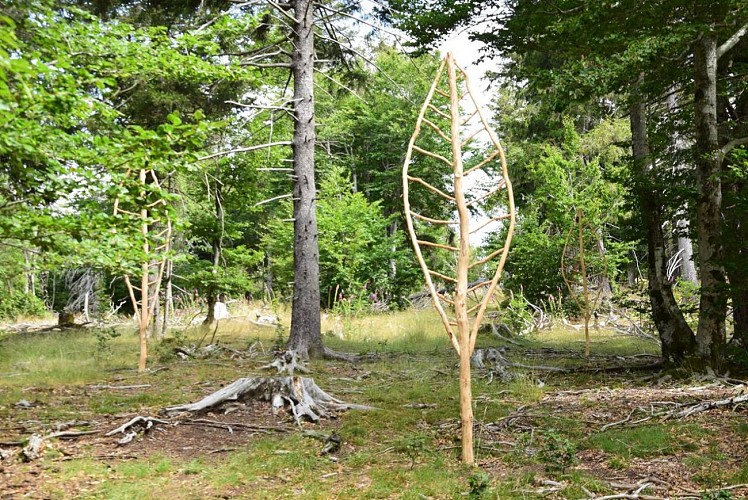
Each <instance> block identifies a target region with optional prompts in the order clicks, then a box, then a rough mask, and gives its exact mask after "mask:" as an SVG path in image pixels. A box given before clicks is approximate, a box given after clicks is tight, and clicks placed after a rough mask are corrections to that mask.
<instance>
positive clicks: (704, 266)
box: [694, 33, 727, 368]
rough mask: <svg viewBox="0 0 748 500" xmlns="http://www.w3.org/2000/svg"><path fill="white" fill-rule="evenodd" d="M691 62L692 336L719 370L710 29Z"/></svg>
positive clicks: (722, 302)
mask: <svg viewBox="0 0 748 500" xmlns="http://www.w3.org/2000/svg"><path fill="white" fill-rule="evenodd" d="M694 66H695V71H696V74H695V78H694V85H695V98H694V103H695V106H694V121H695V124H696V130H695V132H696V135H695V137H696V147H695V151H694V154H695V158H694V161H695V164H696V185H697V190H698V194H697V198H696V234H697V237H698V250H699V268H700V270H701V299H700V302H699V325H698V328H697V331H696V340H697V344H698V354H699V357H700V358H701V362H702V363H703V364H704V366H710V367H712V368H719V367H720V365H721V363H722V361H723V358H724V348H725V337H726V335H725V315H726V308H727V299H726V296H725V291H726V290H725V271H724V268H723V262H722V220H721V208H722V186H721V180H720V175H721V172H720V171H721V163H722V161H721V158H720V151H719V142H718V135H717V38H716V35H715V34H714V33H702V35H701V36H700V37H699V39H698V40H697V41H696V42H695V43H694Z"/></svg>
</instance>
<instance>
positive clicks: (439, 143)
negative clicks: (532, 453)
mask: <svg viewBox="0 0 748 500" xmlns="http://www.w3.org/2000/svg"><path fill="white" fill-rule="evenodd" d="M450 151H451V153H450ZM450 155H451V158H448V156H450ZM490 174H493V175H490ZM497 175H498V176H499V177H500V181H498V183H497V182H495V181H493V180H492V179H495V178H496V176H497ZM403 199H404V203H405V218H406V221H407V225H408V232H409V234H410V238H411V241H412V242H413V248H414V250H415V253H416V256H417V259H418V262H419V263H420V266H421V269H422V271H423V274H424V276H425V279H426V284H427V286H428V289H429V292H430V293H431V296H432V298H433V302H434V306H435V307H436V310H437V311H438V313H439V316H440V317H441V320H442V322H443V324H444V328H445V329H446V330H447V333H448V334H449V337H450V340H451V342H452V345H453V346H454V348H455V350H456V351H457V353H458V355H459V358H460V416H461V421H462V460H463V461H464V462H465V463H468V464H472V463H473V462H474V456H473V411H472V393H471V380H470V356H471V355H472V353H473V350H474V348H475V339H476V337H477V335H478V328H479V327H480V322H481V319H482V318H483V315H484V313H485V311H486V308H487V306H488V304H489V302H490V300H491V297H492V295H493V293H494V292H495V290H496V287H497V285H498V283H499V279H500V278H501V274H502V270H503V268H504V263H505V262H506V258H507V254H508V252H509V244H510V242H511V239H512V234H513V231H514V222H515V215H514V199H513V195H512V185H511V182H510V181H509V176H508V173H507V165H506V158H505V156H504V150H503V149H502V147H501V145H500V144H499V141H498V139H497V137H496V135H495V134H494V132H493V131H492V130H491V128H490V127H489V125H488V122H487V120H486V118H485V116H484V115H483V113H482V111H481V109H480V106H479V104H478V102H477V101H476V98H475V95H474V94H473V92H472V91H471V90H470V82H469V80H468V77H467V75H466V74H465V72H464V71H462V70H461V69H460V68H459V67H458V66H457V65H456V64H455V61H454V57H453V56H452V54H451V53H450V54H447V56H446V58H445V59H444V61H442V64H441V66H440V67H439V69H438V71H437V75H436V78H435V79H434V83H433V85H432V86H431V89H430V91H429V93H428V95H427V97H426V101H425V103H424V104H423V107H422V108H421V112H420V114H419V115H418V120H417V122H416V127H415V131H414V133H413V136H412V137H411V140H410V144H409V146H408V152H407V154H406V157H405V164H404V167H403ZM423 210H430V211H431V212H429V214H428V215H426V214H424V213H423V212H422V211H423ZM434 211H436V212H437V213H436V214H434V213H433V212H434ZM507 221H508V224H507ZM486 230H503V237H504V244H503V246H501V247H500V248H498V249H496V250H494V251H492V252H490V253H489V254H488V255H485V256H483V257H478V256H476V255H473V254H471V248H470V236H471V234H472V235H479V234H480V232H482V231H486ZM440 237H441V238H442V239H443V240H444V241H439V239H440ZM493 265H495V268H493V267H492V266H493ZM434 267H438V269H434ZM469 273H473V275H476V274H481V273H483V274H485V273H488V274H490V277H487V276H482V277H481V279H478V280H477V281H475V282H474V283H469V279H468V275H469ZM437 285H438V286H437ZM479 291H483V292H485V293H484V294H483V296H482V298H479V296H478V294H477V293H476V292H479ZM469 297H475V300H472V301H469Z"/></svg>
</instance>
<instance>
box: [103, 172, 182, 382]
mask: <svg viewBox="0 0 748 500" xmlns="http://www.w3.org/2000/svg"><path fill="white" fill-rule="evenodd" d="M137 172H138V177H137V180H135V179H132V180H129V183H133V181H134V183H135V184H136V185H137V190H138V196H137V198H136V199H128V200H121V199H117V200H115V201H114V214H115V215H120V216H124V217H127V218H132V219H133V220H136V221H137V222H138V224H139V225H140V236H141V238H142V249H141V253H140V255H139V259H140V269H139V271H140V272H139V276H131V275H129V274H126V275H125V276H124V279H125V284H126V285H127V290H128V292H129V294H130V300H131V301H132V305H133V309H134V311H135V316H136V318H137V319H138V332H139V337H140V358H139V361H138V371H140V372H143V371H145V367H146V360H147V358H148V342H147V340H148V339H147V337H148V325H149V324H150V323H151V320H152V319H153V317H154V313H155V310H156V306H157V304H158V300H159V291H160V289H161V281H162V278H163V275H164V268H165V267H166V261H167V256H168V253H169V247H170V243H171V219H170V218H169V207H168V204H167V202H166V200H165V199H164V198H163V196H162V190H161V185H160V184H159V181H158V176H157V175H156V172H155V171H153V170H146V169H139V170H138V171H137ZM127 174H128V175H127V177H134V176H133V172H132V171H128V173H127ZM126 182H127V181H126ZM133 278H135V280H136V282H139V283H140V284H139V286H138V285H136V284H135V283H133Z"/></svg>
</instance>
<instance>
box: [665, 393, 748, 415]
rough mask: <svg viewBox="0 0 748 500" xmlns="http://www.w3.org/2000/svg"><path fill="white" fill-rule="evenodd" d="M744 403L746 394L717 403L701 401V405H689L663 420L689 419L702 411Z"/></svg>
mask: <svg viewBox="0 0 748 500" xmlns="http://www.w3.org/2000/svg"><path fill="white" fill-rule="evenodd" d="M746 401H748V394H743V395H740V396H733V397H731V398H727V399H720V400H718V401H703V402H701V403H697V404H695V405H691V406H689V407H688V408H686V409H684V410H681V411H671V412H668V414H667V415H666V416H665V418H666V419H670V418H685V417H690V416H691V415H694V414H696V413H701V412H702V411H707V410H711V409H713V408H721V407H723V406H736V405H738V404H740V403H745V402H746Z"/></svg>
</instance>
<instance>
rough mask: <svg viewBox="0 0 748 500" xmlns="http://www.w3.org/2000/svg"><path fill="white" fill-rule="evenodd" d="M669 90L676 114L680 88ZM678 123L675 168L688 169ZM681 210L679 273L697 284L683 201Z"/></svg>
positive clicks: (677, 233)
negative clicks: (683, 158)
mask: <svg viewBox="0 0 748 500" xmlns="http://www.w3.org/2000/svg"><path fill="white" fill-rule="evenodd" d="M669 92H670V94H669V95H668V98H667V108H668V111H669V112H670V113H671V114H673V115H675V114H676V113H677V110H678V97H677V96H678V90H677V88H676V87H670V89H669ZM677 125H678V126H676V130H675V132H673V144H674V145H675V152H676V158H677V160H676V164H675V165H674V166H673V169H674V170H675V171H686V169H687V168H688V167H687V166H686V165H685V164H684V161H683V160H682V158H681V154H682V153H684V152H685V151H687V150H688V142H687V141H686V139H685V137H684V136H683V134H682V133H681V132H680V130H679V127H680V125H682V123H681V120H678V121H677ZM679 212H680V213H679V214H678V215H677V218H676V220H675V241H676V247H677V252H678V255H679V257H680V259H681V263H680V272H679V275H680V278H681V279H682V280H684V281H688V282H689V283H694V284H697V283H698V276H697V274H696V263H695V262H694V260H693V242H692V241H691V237H690V236H689V221H688V218H687V214H688V210H687V206H686V204H685V203H683V205H682V206H681V209H680V211H679Z"/></svg>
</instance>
